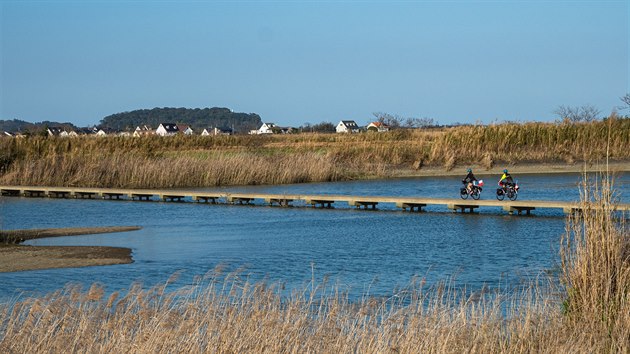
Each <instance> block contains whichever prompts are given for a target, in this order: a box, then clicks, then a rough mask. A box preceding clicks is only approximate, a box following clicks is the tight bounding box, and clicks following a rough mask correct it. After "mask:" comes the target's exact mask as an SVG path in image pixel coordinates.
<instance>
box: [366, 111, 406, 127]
mask: <svg viewBox="0 0 630 354" xmlns="http://www.w3.org/2000/svg"><path fill="white" fill-rule="evenodd" d="M372 115H373V116H374V117H375V118H376V120H377V121H378V122H380V123H383V124H385V125H388V126H389V127H390V128H392V129H395V128H400V126H401V125H402V120H403V119H402V118H401V117H399V116H397V115H391V114H389V113H383V112H374V113H372Z"/></svg>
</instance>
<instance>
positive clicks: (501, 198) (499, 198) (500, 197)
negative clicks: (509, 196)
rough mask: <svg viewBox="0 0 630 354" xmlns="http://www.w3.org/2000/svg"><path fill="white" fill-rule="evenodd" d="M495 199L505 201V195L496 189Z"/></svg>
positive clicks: (501, 190) (499, 189)
mask: <svg viewBox="0 0 630 354" xmlns="http://www.w3.org/2000/svg"><path fill="white" fill-rule="evenodd" d="M497 199H498V200H503V199H505V193H503V189H501V188H497Z"/></svg>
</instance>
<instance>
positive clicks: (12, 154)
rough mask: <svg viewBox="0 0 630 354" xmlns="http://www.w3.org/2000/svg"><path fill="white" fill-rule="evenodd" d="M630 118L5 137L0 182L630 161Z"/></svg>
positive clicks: (132, 183) (122, 181) (113, 183)
mask: <svg viewBox="0 0 630 354" xmlns="http://www.w3.org/2000/svg"><path fill="white" fill-rule="evenodd" d="M628 146H630V119H628V118H623V119H617V118H614V117H613V118H611V119H608V120H607V121H603V122H592V123H583V124H550V123H525V124H508V123H506V124H498V125H492V126H461V127H453V128H440V129H438V128H435V129H416V130H397V131H392V132H388V133H365V134H354V135H342V134H297V135H282V136H280V135H274V136H218V137H201V136H195V137H185V136H179V137H173V138H160V137H146V138H120V137H111V138H99V139H97V138H75V139H62V138H28V139H7V138H4V139H0V184H11V185H14V184H15V185H55V186H84V187H130V188H152V187H154V188H158V187H203V186H220V185H244V184H284V183H300V182H320V181H338V180H346V179H354V178H366V177H391V176H397V175H408V174H411V173H413V172H414V171H418V170H422V169H431V168H432V169H441V170H443V171H449V170H451V169H453V168H456V167H458V166H461V167H462V168H464V166H466V167H467V166H473V167H476V168H479V169H490V168H492V167H493V166H497V165H498V166H519V165H524V164H532V163H534V164H536V163H538V164H542V163H545V164H547V163H560V164H581V163H587V164H588V163H596V162H602V161H604V160H605V158H606V156H608V157H609V159H610V160H611V161H624V162H628V161H630V149H628V148H627V147H628Z"/></svg>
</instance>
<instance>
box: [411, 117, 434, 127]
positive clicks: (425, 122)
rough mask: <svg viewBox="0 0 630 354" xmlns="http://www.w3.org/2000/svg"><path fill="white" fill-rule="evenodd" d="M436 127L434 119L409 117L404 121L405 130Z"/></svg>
mask: <svg viewBox="0 0 630 354" xmlns="http://www.w3.org/2000/svg"><path fill="white" fill-rule="evenodd" d="M434 125H436V123H435V119H433V118H429V117H424V118H414V117H409V118H407V119H406V120H405V125H404V126H405V128H424V127H430V126H434Z"/></svg>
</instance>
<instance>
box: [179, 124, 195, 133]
mask: <svg viewBox="0 0 630 354" xmlns="http://www.w3.org/2000/svg"><path fill="white" fill-rule="evenodd" d="M177 130H179V132H180V133H182V134H184V135H193V130H192V128H191V127H190V126H189V125H184V124H177Z"/></svg>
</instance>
